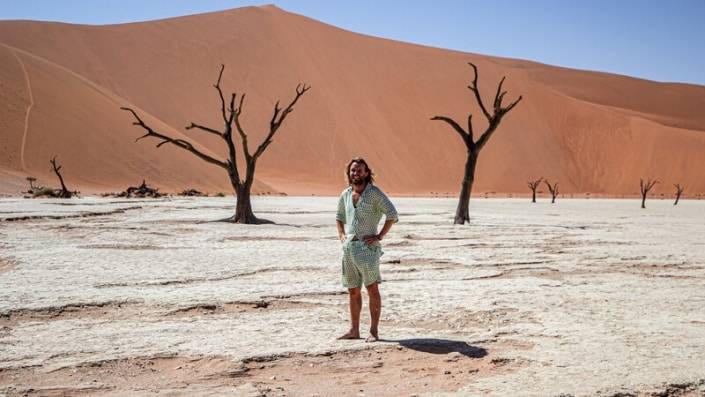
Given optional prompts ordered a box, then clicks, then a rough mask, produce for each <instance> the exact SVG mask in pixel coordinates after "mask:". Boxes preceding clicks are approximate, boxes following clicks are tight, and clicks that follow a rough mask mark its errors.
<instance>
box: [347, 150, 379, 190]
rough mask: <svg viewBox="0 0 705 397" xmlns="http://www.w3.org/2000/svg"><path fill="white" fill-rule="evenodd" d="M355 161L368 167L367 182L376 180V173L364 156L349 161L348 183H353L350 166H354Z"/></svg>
mask: <svg viewBox="0 0 705 397" xmlns="http://www.w3.org/2000/svg"><path fill="white" fill-rule="evenodd" d="M353 163H358V164H364V165H365V169H367V173H368V174H367V178H365V183H371V182H373V181H374V180H375V178H374V174H373V173H372V168H370V166H369V165H368V164H367V161H365V159H363V158H362V157H355V158H353V159H352V160H350V162H349V163H348V166H347V167H345V178H346V179H347V181H348V185H352V180H351V179H350V167H352V165H353Z"/></svg>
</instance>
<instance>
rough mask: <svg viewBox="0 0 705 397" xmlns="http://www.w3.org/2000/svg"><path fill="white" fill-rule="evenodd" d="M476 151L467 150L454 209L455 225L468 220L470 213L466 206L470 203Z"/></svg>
mask: <svg viewBox="0 0 705 397" xmlns="http://www.w3.org/2000/svg"><path fill="white" fill-rule="evenodd" d="M477 155H478V153H477V152H473V151H472V150H468V159H467V161H466V162H465V175H464V176H463V183H462V185H461V187H460V198H459V199H458V208H457V209H456V210H455V220H454V222H453V223H455V224H456V225H463V224H465V222H468V223H469V222H470V213H469V212H468V207H469V205H470V194H471V193H472V184H473V182H474V181H475V165H476V164H477Z"/></svg>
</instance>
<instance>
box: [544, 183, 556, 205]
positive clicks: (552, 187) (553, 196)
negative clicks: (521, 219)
mask: <svg viewBox="0 0 705 397" xmlns="http://www.w3.org/2000/svg"><path fill="white" fill-rule="evenodd" d="M544 183H546V186H547V187H548V191H549V192H551V204H553V203H555V202H556V196H558V182H556V183H554V184H553V185H551V184H550V183H549V182H548V180H544Z"/></svg>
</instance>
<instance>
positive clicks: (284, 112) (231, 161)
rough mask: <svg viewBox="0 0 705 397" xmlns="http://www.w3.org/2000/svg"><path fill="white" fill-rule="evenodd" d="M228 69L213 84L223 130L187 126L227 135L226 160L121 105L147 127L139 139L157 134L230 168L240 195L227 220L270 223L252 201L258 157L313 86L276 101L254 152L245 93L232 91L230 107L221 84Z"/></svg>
mask: <svg viewBox="0 0 705 397" xmlns="http://www.w3.org/2000/svg"><path fill="white" fill-rule="evenodd" d="M224 69H225V65H221V66H220V73H219V74H218V80H217V81H216V83H215V84H214V85H213V87H215V89H216V90H217V91H218V96H219V98H220V113H221V116H222V118H223V123H224V126H223V130H222V131H220V130H217V129H215V128H211V127H207V126H203V125H200V124H196V123H193V122H192V123H191V125H189V126H187V127H186V129H187V130H191V129H193V128H196V129H198V130H201V131H203V132H205V133H208V134H212V135H215V136H218V137H220V138H221V139H223V141H225V144H226V146H227V148H228V158H227V159H226V160H221V159H217V158H215V157H211V156H209V155H207V154H205V153H203V152H202V151H200V150H198V149H196V148H195V147H194V146H193V145H192V144H191V143H190V142H188V141H185V140H183V139H175V138H172V137H169V136H167V135H164V134H162V133H160V132H157V131H155V130H154V129H152V128H151V127H150V126H148V125H146V124H145V123H144V121H142V119H141V118H140V117H139V116H138V115H137V113H136V112H135V111H134V110H132V109H131V108H129V107H121V108H120V109H122V110H126V111H129V112H131V113H132V115H133V116H134V117H135V119H136V121H135V122H133V123H132V124H134V125H138V126H140V127H142V128H144V129H145V130H146V131H147V133H146V134H144V135H143V136H141V137H139V138H137V139H136V140H135V142H136V141H139V140H140V139H142V138H146V137H154V138H157V139H159V140H161V142H159V143H158V144H157V147H161V146H162V145H164V144H166V143H170V144H172V145H174V146H176V147H180V148H182V149H184V150H187V151H189V152H191V153H193V154H194V155H196V157H198V158H200V159H201V160H203V161H205V162H207V163H210V164H213V165H217V166H218V167H220V168H223V169H224V170H225V171H227V173H228V177H229V178H230V184H231V185H232V187H233V190H234V191H235V195H236V197H237V204H236V207H235V215H233V216H232V217H230V218H228V219H226V221H229V222H235V223H246V224H258V223H270V222H269V221H266V220H264V219H258V218H257V217H255V215H254V213H253V212H252V204H251V203H250V191H251V190H252V184H253V182H254V180H255V165H256V164H257V160H258V159H259V158H260V156H262V153H264V151H265V150H266V149H267V147H268V146H269V145H270V144H271V143H272V138H273V137H274V134H276V133H277V131H278V130H279V127H281V125H282V123H283V122H284V120H285V119H286V116H288V115H289V113H291V112H292V111H293V110H294V105H295V104H296V102H298V100H299V98H301V96H302V95H304V94H305V93H306V91H308V90H309V89H310V88H311V87H310V86H307V85H306V84H299V85H297V86H296V95H295V96H294V98H293V99H292V100H291V102H289V104H288V105H287V106H286V107H285V108H283V109H282V108H280V107H279V101H277V102H276V104H275V105H274V113H273V114H272V118H271V120H270V121H269V132H268V133H267V136H266V137H265V138H264V141H262V143H260V145H259V146H257V149H256V150H255V151H254V153H250V149H249V146H248V140H247V134H246V133H245V129H244V128H243V127H242V124H241V123H240V115H241V114H242V107H243V103H244V101H245V94H241V95H240V100H239V101H238V103H237V106H236V98H237V94H236V93H232V94H231V95H230V102H229V105H228V106H227V107H226V101H225V96H224V95H223V90H222V89H221V87H220V81H221V79H222V77H223V70H224ZM233 125H234V126H235V131H236V132H237V134H238V135H239V136H240V143H241V145H242V151H243V154H244V157H245V166H246V168H245V178H244V179H241V178H240V175H241V173H240V170H239V169H238V165H237V152H236V148H235V143H234V142H233Z"/></svg>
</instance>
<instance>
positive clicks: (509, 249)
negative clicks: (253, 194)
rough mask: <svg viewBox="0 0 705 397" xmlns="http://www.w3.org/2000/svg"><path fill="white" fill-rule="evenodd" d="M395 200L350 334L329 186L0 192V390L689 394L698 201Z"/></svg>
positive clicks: (698, 321) (703, 331) (703, 385)
mask: <svg viewBox="0 0 705 397" xmlns="http://www.w3.org/2000/svg"><path fill="white" fill-rule="evenodd" d="M394 201H395V203H396V204H397V207H398V210H399V212H400V220H401V221H400V223H399V224H397V225H396V226H395V227H394V228H393V229H392V231H391V233H390V235H389V236H388V238H387V239H385V241H384V251H385V255H384V256H383V257H382V275H383V278H384V283H383V284H382V286H381V291H382V296H383V305H384V306H383V313H382V323H381V337H382V338H383V341H382V342H380V343H376V344H365V343H364V342H363V341H362V340H355V341H337V340H335V337H336V336H337V335H338V334H340V333H342V332H343V331H344V330H345V328H346V322H347V306H346V304H347V297H346V295H345V292H344V291H343V289H342V288H341V287H340V282H339V271H340V265H339V256H338V255H339V250H340V247H339V245H340V244H339V242H338V241H337V239H336V231H335V227H334V221H333V217H334V209H335V203H336V199H335V198H291V197H277V198H275V197H263V198H256V199H255V201H254V207H255V211H256V213H257V215H258V216H261V217H264V218H267V219H270V220H272V221H274V222H276V223H277V224H276V225H260V226H243V225H232V224H226V223H219V222H213V221H215V220H218V219H222V218H225V217H227V216H229V215H231V212H232V210H233V199H232V198H177V199H163V200H116V199H97V198H84V199H73V200H63V201H59V200H22V199H2V200H0V396H4V395H7V396H24V395H27V396H74V395H79V396H80V395H91V396H94V395H95V396H120V395H134V396H148V395H156V394H159V395H174V396H176V395H188V396H208V395H236V396H238V395H240V396H329V395H330V396H410V395H417V396H422V395H429V396H430V395H435V396H441V395H442V396H475V395H477V396H480V395H483V396H484V395H491V396H533V395H536V396H595V395H599V396H639V397H641V396H689V397H690V396H702V395H705V201H692V200H686V201H682V202H681V203H680V204H679V205H678V206H677V207H674V206H673V205H672V203H671V202H670V201H665V200H651V201H647V207H648V208H647V209H646V210H642V209H640V208H639V202H637V201H636V200H594V199H592V200H559V201H558V203H557V204H554V205H551V204H549V203H548V202H545V201H542V202H539V203H537V204H531V203H529V202H528V201H527V200H519V199H516V200H509V199H508V200H502V199H489V200H487V199H473V201H472V203H471V214H470V216H471V219H472V224H471V225H470V226H453V225H452V224H451V220H452V215H453V212H454V206H455V202H454V200H450V199H412V198H402V199H395V200H394ZM366 309H367V307H366V304H365V307H364V308H363V327H365V325H366V324H368V316H367V313H366ZM363 331H364V328H363Z"/></svg>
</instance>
